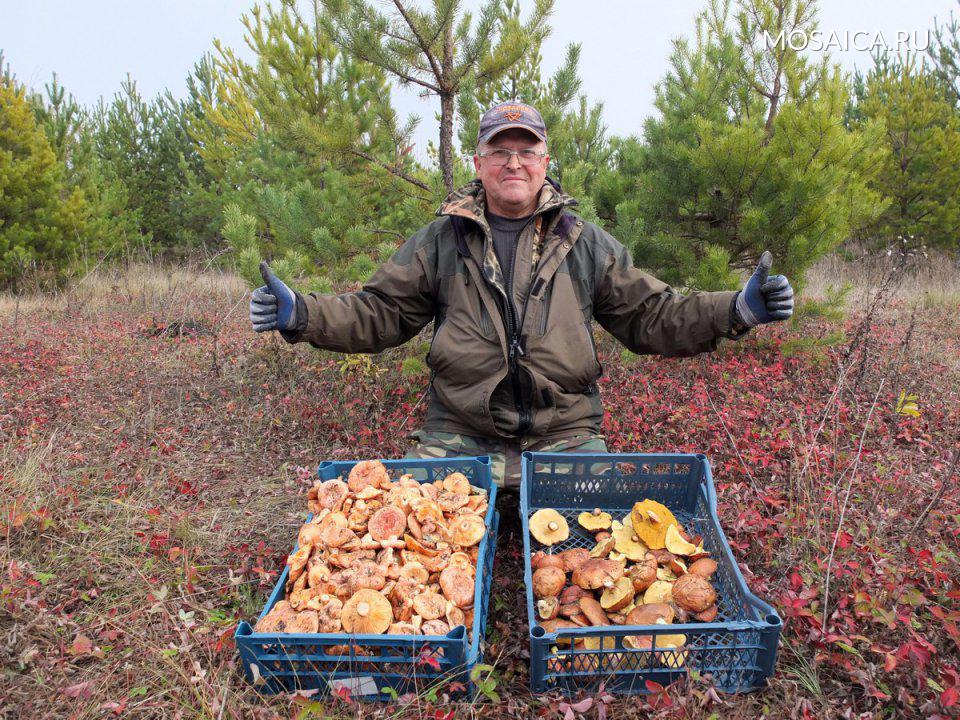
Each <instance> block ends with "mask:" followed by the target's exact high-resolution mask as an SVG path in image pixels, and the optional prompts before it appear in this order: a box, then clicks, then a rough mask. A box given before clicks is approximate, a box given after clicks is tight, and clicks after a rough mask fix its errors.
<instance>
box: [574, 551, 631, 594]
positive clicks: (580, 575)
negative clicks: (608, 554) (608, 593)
mask: <svg viewBox="0 0 960 720" xmlns="http://www.w3.org/2000/svg"><path fill="white" fill-rule="evenodd" d="M621 577H623V563H621V562H617V561H616V560H604V559H602V558H591V559H590V560H588V561H587V562H585V563H584V564H583V565H581V566H580V567H578V568H577V569H576V570H575V571H574V573H573V578H572V579H573V582H574V584H576V585H579V586H580V587H582V588H583V589H584V590H598V589H599V588H603V587H613V585H614V584H615V583H616V582H617V580H619V579H620V578H621Z"/></svg>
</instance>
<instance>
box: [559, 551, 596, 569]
mask: <svg viewBox="0 0 960 720" xmlns="http://www.w3.org/2000/svg"><path fill="white" fill-rule="evenodd" d="M560 558H561V559H562V560H563V569H564V570H565V571H567V572H573V571H574V570H576V569H577V568H578V567H580V566H581V565H583V564H584V563H585V562H586V561H587V560H589V559H590V551H589V550H587V549H586V548H570V549H569V550H564V551H563V552H562V553H560Z"/></svg>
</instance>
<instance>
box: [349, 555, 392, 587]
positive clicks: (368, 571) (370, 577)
mask: <svg viewBox="0 0 960 720" xmlns="http://www.w3.org/2000/svg"><path fill="white" fill-rule="evenodd" d="M353 582H354V584H355V585H356V586H357V588H369V589H370V590H382V589H383V586H384V585H386V584H387V574H386V571H385V570H384V569H383V568H382V567H380V566H379V565H377V564H376V563H375V562H374V561H373V560H363V561H361V562H359V563H357V565H356V567H355V568H354V572H353Z"/></svg>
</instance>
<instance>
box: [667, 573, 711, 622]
mask: <svg viewBox="0 0 960 720" xmlns="http://www.w3.org/2000/svg"><path fill="white" fill-rule="evenodd" d="M673 601H674V602H675V603H677V605H679V606H680V607H682V608H683V609H684V610H689V611H690V612H695V613H696V612H703V611H704V610H706V609H707V608H708V607H710V606H711V605H713V604H714V603H715V602H716V601H717V592H716V590H714V589H713V586H712V585H711V584H710V581H709V580H707V579H706V578H702V577H700V576H699V575H692V574H687V575H684V576H683V577H679V578H677V581H676V582H675V583H673Z"/></svg>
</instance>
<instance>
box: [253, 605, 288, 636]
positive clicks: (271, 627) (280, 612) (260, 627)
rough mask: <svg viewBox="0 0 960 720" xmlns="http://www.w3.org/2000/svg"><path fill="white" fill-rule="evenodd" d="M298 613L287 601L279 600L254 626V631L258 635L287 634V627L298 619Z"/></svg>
mask: <svg viewBox="0 0 960 720" xmlns="http://www.w3.org/2000/svg"><path fill="white" fill-rule="evenodd" d="M296 615H297V611H296V610H294V609H293V607H292V606H291V605H290V603H289V602H287V601H286V600H278V601H277V603H276V604H275V605H274V606H273V607H272V608H270V612H268V613H267V614H266V615H264V616H263V617H262V618H260V620H259V621H258V622H257V624H256V625H255V626H254V628H253V631H254V632H258V633H281V632H287V626H288V625H289V624H290V623H291V622H292V621H293V619H294V618H295V617H296Z"/></svg>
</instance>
